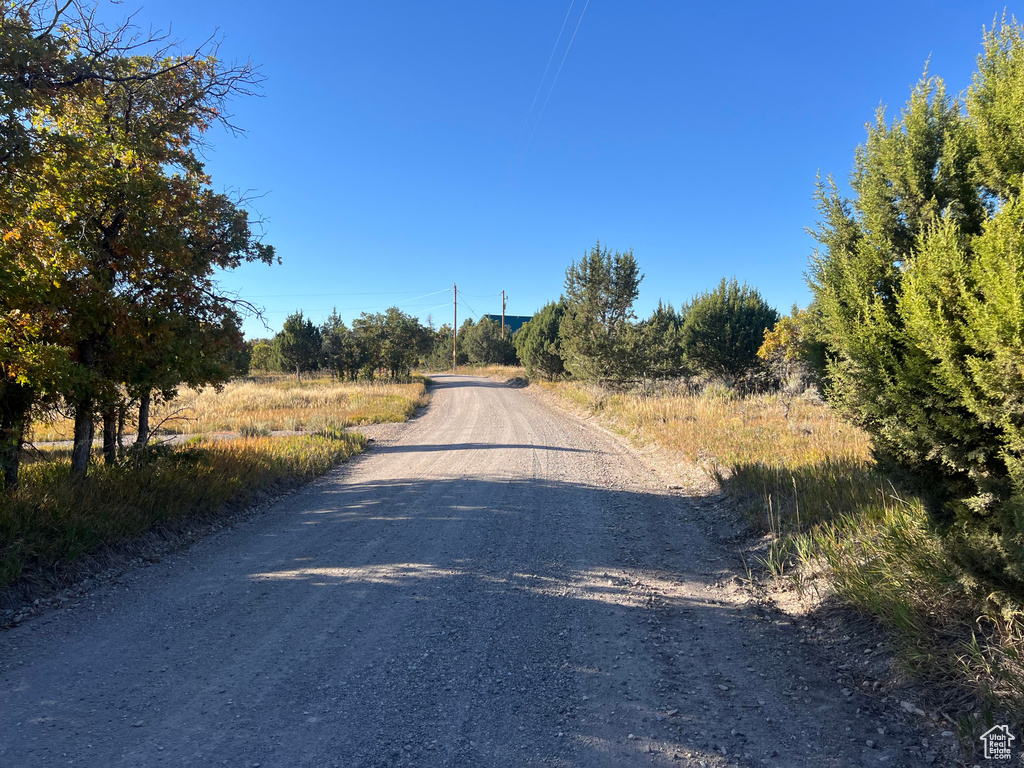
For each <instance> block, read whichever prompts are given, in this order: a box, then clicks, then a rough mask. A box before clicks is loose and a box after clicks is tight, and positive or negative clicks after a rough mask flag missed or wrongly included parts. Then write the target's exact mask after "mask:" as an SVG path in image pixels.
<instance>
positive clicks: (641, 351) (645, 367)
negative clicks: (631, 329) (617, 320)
mask: <svg viewBox="0 0 1024 768" xmlns="http://www.w3.org/2000/svg"><path fill="white" fill-rule="evenodd" d="M682 329H683V317H682V315H681V314H679V313H678V312H676V310H675V309H674V308H673V307H672V305H671V304H663V303H662V302H660V301H659V302H658V307H657V309H655V310H654V312H653V313H652V314H651V316H650V317H649V318H647V320H645V321H644V322H642V323H641V324H640V327H639V328H638V329H637V333H636V334H635V336H636V340H637V344H638V345H639V346H638V349H637V351H636V356H637V359H638V360H640V361H641V366H642V373H643V375H644V376H645V377H647V378H651V379H674V378H677V377H679V376H687V375H690V374H691V369H690V367H689V366H688V365H687V363H686V355H685V353H684V349H683V339H682Z"/></svg>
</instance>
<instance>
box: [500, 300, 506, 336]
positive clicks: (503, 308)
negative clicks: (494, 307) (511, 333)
mask: <svg viewBox="0 0 1024 768" xmlns="http://www.w3.org/2000/svg"><path fill="white" fill-rule="evenodd" d="M501 340H502V341H504V340H505V292H504V291H502V292H501Z"/></svg>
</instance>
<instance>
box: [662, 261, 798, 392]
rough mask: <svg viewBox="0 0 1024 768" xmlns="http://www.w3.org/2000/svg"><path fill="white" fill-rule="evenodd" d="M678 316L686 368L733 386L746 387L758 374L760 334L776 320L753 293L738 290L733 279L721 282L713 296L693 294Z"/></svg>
mask: <svg viewBox="0 0 1024 768" xmlns="http://www.w3.org/2000/svg"><path fill="white" fill-rule="evenodd" d="M683 311H684V314H685V320H684V322H683V325H682V328H681V330H680V342H681V345H682V348H683V351H684V354H685V356H686V361H687V363H689V364H690V365H691V366H693V367H694V368H696V369H698V370H700V371H703V372H705V373H708V374H710V375H711V376H716V377H719V378H722V379H725V380H727V381H728V382H730V383H733V384H745V383H746V380H747V379H748V377H749V376H750V375H751V374H752V373H753V372H754V371H755V370H756V369H757V367H758V365H759V362H758V358H757V350H758V349H760V348H761V344H762V343H763V342H764V333H765V330H767V329H769V328H772V327H774V325H775V323H776V322H778V319H779V313H778V312H776V311H775V309H773V308H772V307H770V306H769V305H768V304H767V303H766V302H765V301H764V299H762V298H761V294H760V293H758V291H757V289H756V288H751V287H749V286H748V285H746V284H743V285H742V286H741V285H740V284H739V283H738V282H736V279H735V278H733V279H732V280H726V279H725V278H722V282H721V283H719V285H718V287H717V288H716V289H715V290H713V291H707V292H704V293H701V294H698V295H697V296H695V297H694V299H693V300H692V301H691V302H690V303H689V304H688V305H687V306H686V307H685V308H684V310H683Z"/></svg>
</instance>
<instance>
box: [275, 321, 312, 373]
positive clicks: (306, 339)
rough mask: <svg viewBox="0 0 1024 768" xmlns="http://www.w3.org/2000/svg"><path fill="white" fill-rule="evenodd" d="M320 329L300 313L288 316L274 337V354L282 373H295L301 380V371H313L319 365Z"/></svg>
mask: <svg viewBox="0 0 1024 768" xmlns="http://www.w3.org/2000/svg"><path fill="white" fill-rule="evenodd" d="M320 342H321V339H320V329H319V328H317V327H316V326H315V325H314V324H313V321H312V320H309V319H307V318H305V317H303V315H302V312H301V311H299V312H294V313H292V314H291V315H288V317H287V319H286V320H285V321H284V327H283V328H282V329H281V332H280V333H278V334H277V335H276V336H275V337H274V354H275V357H276V359H277V361H278V364H279V365H280V368H281V370H282V371H295V376H296V378H297V379H299V380H300V381H301V380H302V372H303V371H313V370H316V369H317V368H318V367H319V364H320Z"/></svg>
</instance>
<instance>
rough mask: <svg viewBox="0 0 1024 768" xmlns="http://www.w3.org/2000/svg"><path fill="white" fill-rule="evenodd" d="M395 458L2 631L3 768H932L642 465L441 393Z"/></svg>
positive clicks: (458, 393) (444, 381)
mask: <svg viewBox="0 0 1024 768" xmlns="http://www.w3.org/2000/svg"><path fill="white" fill-rule="evenodd" d="M437 380H438V386H437V388H436V390H435V391H434V399H433V404H432V405H431V407H430V409H429V410H428V411H427V412H426V413H425V414H424V415H423V416H422V417H420V418H419V419H417V420H415V421H414V422H412V423H410V424H408V425H405V426H403V427H402V428H401V429H399V430H397V432H396V434H397V437H395V438H394V439H391V440H381V441H380V442H379V443H378V445H377V446H376V447H375V448H374V449H373V450H372V452H371V453H370V454H368V455H367V456H365V457H362V458H360V459H357V460H355V461H353V463H352V464H351V465H349V466H347V467H343V468H341V469H339V470H337V471H335V472H334V473H333V474H331V475H328V476H327V477H325V478H323V479H321V480H320V481H318V482H316V483H314V484H313V485H311V486H309V487H307V488H306V489H304V490H302V491H300V492H297V493H295V494H293V495H291V496H289V497H287V498H286V499H285V500H283V501H281V502H279V503H278V504H276V505H274V506H273V507H272V508H271V509H270V510H269V511H267V512H266V513H263V514H260V515H258V516H256V517H254V518H253V519H252V520H251V521H249V522H247V523H244V524H242V525H239V526H237V527H235V528H233V529H229V530H225V531H222V532H220V533H217V534H214V535H212V536H210V537H209V538H207V539H206V540H204V541H202V542H201V543H199V544H197V545H195V546H193V547H192V548H191V549H189V550H188V551H186V552H184V553H181V554H178V555H175V556H173V557H170V558H167V559H165V560H164V561H163V562H161V563H159V564H157V565H154V566H152V567H149V568H145V569H141V570H138V571H135V572H133V573H131V574H129V575H128V576H126V577H123V578H122V579H121V580H120V582H119V583H115V584H109V585H107V586H104V587H102V588H99V589H97V590H95V591H93V592H92V593H91V594H90V595H89V596H88V597H86V598H84V599H83V600H81V601H80V602H79V603H78V604H77V605H75V606H73V607H71V608H67V609H62V610H55V611H51V612H49V613H47V614H45V615H43V616H41V617H38V618H36V619H33V620H31V621H28V622H26V623H24V624H22V625H20V626H18V627H16V628H14V629H11V630H9V631H7V632H5V633H3V634H0V765H2V766H10V767H11V768H14V767H16V766H44V765H87V766H162V765H167V766H215V765H228V766H239V767H240V766H255V765H260V766H263V767H264V768H269V767H271V766H280V767H281V768H293V767H295V766H331V765H337V766H345V767H346V768H347V767H348V766H400V765H408V766H465V767H467V768H469V767H473V768H475V767H476V766H501V767H503V766H520V765H549V766H631V765H651V764H653V765H687V766H700V765H707V766H779V767H780V768H789V767H791V766H804V765H806V766H860V765H874V766H878V765H884V766H894V765H904V764H906V765H916V764H921V763H917V762H913V761H911V760H908V758H907V756H906V752H905V750H906V748H907V746H908V745H906V744H904V743H901V741H902V737H898V736H892V735H884V734H880V733H879V732H878V729H879V727H883V728H884V727H885V725H886V723H884V722H877V721H876V719H875V718H874V717H872V716H871V715H869V714H867V712H866V710H864V709H862V706H863V704H862V702H861V701H860V700H859V698H858V696H857V695H856V694H853V695H852V696H851V695H849V694H850V692H849V691H846V692H845V693H844V692H841V690H840V686H839V685H838V684H836V683H833V682H831V681H830V677H829V675H828V672H827V670H828V667H827V665H826V664H825V663H824V662H823V661H822V659H821V658H819V657H818V656H817V655H816V654H817V653H818V651H816V650H815V649H814V648H813V647H812V646H811V645H805V644H801V643H800V642H799V640H800V638H801V637H802V635H798V633H797V632H796V630H795V629H794V628H793V627H792V626H789V625H787V624H786V623H785V622H782V621H779V620H778V619H777V618H776V617H774V616H772V615H769V614H766V613H765V612H763V611H762V610H761V609H760V608H758V607H757V606H756V605H755V604H754V603H752V602H748V601H746V600H745V599H744V598H743V597H742V595H741V594H740V593H739V592H737V591H736V590H731V589H728V588H726V587H724V586H721V583H722V581H723V579H724V576H723V568H724V565H723V563H725V562H728V561H729V560H730V557H731V555H732V553H731V552H729V551H728V548H726V547H725V546H723V545H721V544H719V543H716V542H715V541H714V540H713V539H712V538H711V537H709V536H708V535H707V533H706V531H707V527H706V524H705V522H704V521H703V520H702V518H701V514H702V513H701V512H700V509H699V507H698V506H696V505H694V504H693V503H691V502H690V501H688V500H687V499H686V498H685V497H684V496H682V495H680V494H679V493H678V492H675V491H669V490H666V488H665V483H664V482H662V481H659V480H658V479H657V478H656V477H655V476H654V475H653V474H652V473H651V471H650V470H649V469H648V468H646V467H645V466H644V465H643V464H642V463H640V461H639V460H638V459H637V458H636V457H635V456H634V455H633V453H632V452H631V451H629V450H628V449H627V448H625V447H624V446H623V444H622V443H621V442H620V441H619V440H617V439H616V438H613V437H611V436H608V435H606V434H604V433H603V432H600V431H599V430H596V429H594V428H591V427H589V426H587V425H585V424H582V423H579V422H578V421H576V420H574V419H573V418H572V417H569V416H567V415H565V414H562V413H561V412H558V411H556V410H554V409H551V408H549V407H548V406H546V405H544V404H543V403H542V402H539V401H538V400H536V399H535V398H533V397H531V396H529V395H528V394H526V393H523V392H522V391H519V390H515V389H509V388H506V387H503V386H501V385H499V384H496V383H494V382H491V381H487V380H482V379H472V378H464V377H453V376H452V377H449V376H442V377H438V379H437Z"/></svg>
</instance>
